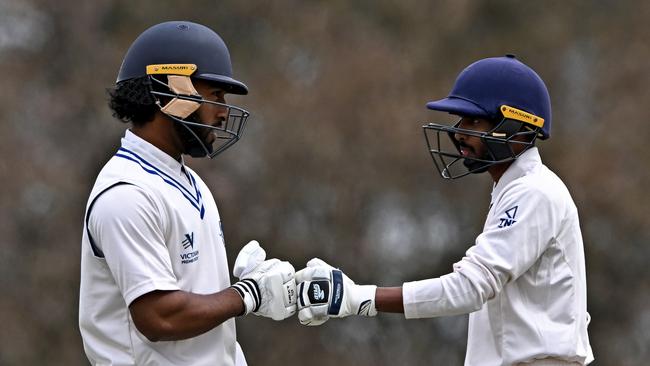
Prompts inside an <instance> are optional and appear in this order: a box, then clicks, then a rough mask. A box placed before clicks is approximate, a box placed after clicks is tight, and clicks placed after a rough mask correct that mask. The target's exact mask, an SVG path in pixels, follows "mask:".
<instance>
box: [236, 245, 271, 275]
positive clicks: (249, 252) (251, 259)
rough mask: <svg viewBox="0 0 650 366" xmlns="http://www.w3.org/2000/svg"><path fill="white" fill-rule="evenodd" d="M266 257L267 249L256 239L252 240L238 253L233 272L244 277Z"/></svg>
mask: <svg viewBox="0 0 650 366" xmlns="http://www.w3.org/2000/svg"><path fill="white" fill-rule="evenodd" d="M264 259H266V251H264V249H263V248H262V247H261V246H260V244H259V243H258V242H257V241H256V240H251V241H250V242H248V244H246V245H245V246H244V247H243V248H242V249H241V250H240V251H239V254H237V259H236V260H235V266H234V267H233V269H232V274H233V275H234V276H235V277H237V278H242V277H243V276H245V275H246V274H248V273H249V272H251V271H252V270H253V269H254V268H255V267H257V266H258V265H260V263H262V262H264Z"/></svg>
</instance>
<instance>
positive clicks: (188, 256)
mask: <svg viewBox="0 0 650 366" xmlns="http://www.w3.org/2000/svg"><path fill="white" fill-rule="evenodd" d="M181 245H182V246H183V249H184V250H188V249H189V250H192V251H191V252H188V253H181V263H183V264H188V263H192V262H196V261H198V260H199V251H198V250H194V232H191V233H189V234H185V239H184V240H183V241H182V242H181Z"/></svg>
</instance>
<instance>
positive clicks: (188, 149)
mask: <svg viewBox="0 0 650 366" xmlns="http://www.w3.org/2000/svg"><path fill="white" fill-rule="evenodd" d="M186 120H187V121H189V122H194V123H201V122H200V121H199V120H198V116H197V115H196V113H192V114H191V115H190V116H189V117H187V118H186ZM174 128H175V129H176V133H178V136H179V137H180V139H181V142H182V144H183V154H186V155H189V156H191V157H193V158H202V157H205V156H207V155H209V154H212V151H213V147H212V144H210V143H208V141H207V139H208V136H209V135H210V133H209V129H208V128H201V127H197V126H189V125H186V124H184V123H180V122H178V121H175V123H174ZM206 131H207V132H206ZM194 135H196V136H194ZM197 137H198V138H197ZM206 150H207V152H206Z"/></svg>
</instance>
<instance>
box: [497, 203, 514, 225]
mask: <svg viewBox="0 0 650 366" xmlns="http://www.w3.org/2000/svg"><path fill="white" fill-rule="evenodd" d="M517 208H519V206H515V207H513V208H509V209H507V210H506V212H504V213H505V215H506V217H500V218H499V220H501V221H500V222H499V228H504V227H506V226H510V225H512V224H514V223H515V222H517V220H515V216H517Z"/></svg>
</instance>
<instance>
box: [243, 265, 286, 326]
mask: <svg viewBox="0 0 650 366" xmlns="http://www.w3.org/2000/svg"><path fill="white" fill-rule="evenodd" d="M294 272H295V270H294V268H293V266H292V265H291V263H289V262H281V261H279V260H278V259H271V260H268V261H265V262H264V263H262V264H261V265H260V266H259V267H258V268H256V269H255V270H254V271H253V273H252V274H251V275H252V276H253V279H255V280H256V281H257V283H258V284H259V287H260V291H261V292H262V300H261V303H260V307H259V309H258V310H257V311H255V312H253V314H255V315H259V316H264V317H267V318H272V319H273V320H282V319H286V318H288V317H290V316H291V315H293V314H295V312H296V280H295V278H294Z"/></svg>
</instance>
